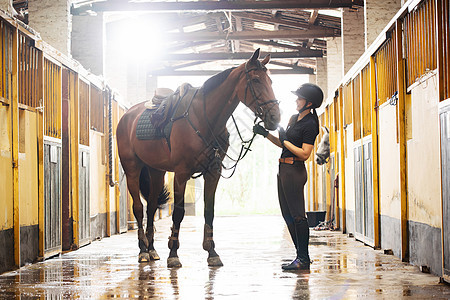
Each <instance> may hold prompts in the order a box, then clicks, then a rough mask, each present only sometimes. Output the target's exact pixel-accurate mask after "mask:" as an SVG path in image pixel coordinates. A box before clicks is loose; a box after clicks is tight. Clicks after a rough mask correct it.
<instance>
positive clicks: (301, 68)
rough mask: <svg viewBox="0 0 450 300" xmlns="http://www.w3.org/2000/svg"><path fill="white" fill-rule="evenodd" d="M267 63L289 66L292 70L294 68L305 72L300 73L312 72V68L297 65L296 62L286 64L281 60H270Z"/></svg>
mask: <svg viewBox="0 0 450 300" xmlns="http://www.w3.org/2000/svg"><path fill="white" fill-rule="evenodd" d="M269 64H270V65H274V66H280V67H286V68H290V69H292V70H296V71H299V72H305V73H302V74H314V68H310V67H305V66H299V65H297V64H287V63H283V62H279V61H275V60H271V61H270V62H269ZM269 69H270V68H269ZM270 73H272V69H270Z"/></svg>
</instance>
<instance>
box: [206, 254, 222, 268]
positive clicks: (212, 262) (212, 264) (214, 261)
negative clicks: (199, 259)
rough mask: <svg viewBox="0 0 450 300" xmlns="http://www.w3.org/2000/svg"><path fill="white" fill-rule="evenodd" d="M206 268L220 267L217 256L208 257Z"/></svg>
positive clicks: (220, 262)
mask: <svg viewBox="0 0 450 300" xmlns="http://www.w3.org/2000/svg"><path fill="white" fill-rule="evenodd" d="M208 266H210V267H222V266H223V263H222V261H221V260H220V257H219V256H213V257H208Z"/></svg>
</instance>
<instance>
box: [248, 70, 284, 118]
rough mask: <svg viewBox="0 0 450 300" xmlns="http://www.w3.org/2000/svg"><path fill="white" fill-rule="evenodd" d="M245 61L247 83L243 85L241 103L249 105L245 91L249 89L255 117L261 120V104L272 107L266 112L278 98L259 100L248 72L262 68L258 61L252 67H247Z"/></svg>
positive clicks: (262, 113) (262, 112) (262, 110)
mask: <svg viewBox="0 0 450 300" xmlns="http://www.w3.org/2000/svg"><path fill="white" fill-rule="evenodd" d="M247 63H248V62H246V63H245V78H246V79H247V85H246V86H245V92H244V101H241V102H242V103H244V104H245V105H246V106H248V107H250V106H249V105H247V91H248V90H249V89H250V93H251V94H252V97H253V102H254V103H255V116H256V119H257V118H260V119H261V120H262V119H263V116H264V109H263V106H265V105H268V104H272V107H271V108H270V109H269V110H268V112H270V111H271V110H272V108H273V106H275V104H278V103H279V101H278V100H269V101H265V102H261V101H259V99H258V97H257V96H256V93H255V88H254V87H253V84H252V79H251V78H250V72H251V71H257V70H258V69H259V68H264V67H263V66H262V65H261V63H260V62H259V61H258V62H257V63H258V66H256V67H253V68H251V69H248V68H247ZM256 119H255V121H254V123H255V124H256Z"/></svg>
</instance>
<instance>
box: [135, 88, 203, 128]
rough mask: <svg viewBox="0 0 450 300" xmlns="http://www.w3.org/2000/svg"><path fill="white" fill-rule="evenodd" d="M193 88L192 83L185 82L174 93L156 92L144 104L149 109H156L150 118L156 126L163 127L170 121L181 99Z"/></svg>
mask: <svg viewBox="0 0 450 300" xmlns="http://www.w3.org/2000/svg"><path fill="white" fill-rule="evenodd" d="M191 89H194V87H192V85H190V84H189V83H183V84H182V85H181V86H180V87H179V88H178V89H177V90H176V91H175V92H174V93H171V94H168V95H158V94H156V95H155V97H153V99H152V100H151V101H148V102H146V103H145V104H144V106H145V107H146V108H147V109H156V110H155V111H154V112H153V114H152V116H151V119H150V120H151V122H152V124H153V126H154V127H155V128H163V127H164V125H166V124H167V123H168V122H169V121H170V118H172V117H173V115H174V113H175V110H176V108H177V106H178V104H179V103H180V101H181V99H182V98H183V97H184V96H185V95H186V94H187V92H188V91H189V90H191Z"/></svg>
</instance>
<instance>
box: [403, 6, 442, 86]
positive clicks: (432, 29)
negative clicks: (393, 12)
mask: <svg viewBox="0 0 450 300" xmlns="http://www.w3.org/2000/svg"><path fill="white" fill-rule="evenodd" d="M444 2H445V1H444ZM436 7H437V5H436V3H435V0H426V1H423V2H422V3H420V4H419V5H418V6H416V7H415V8H414V10H413V11H411V12H409V13H408V14H407V15H406V16H405V18H404V21H403V23H404V38H405V47H406V49H405V50H406V66H405V69H406V85H407V88H408V89H410V88H411V86H412V85H413V84H414V83H415V82H416V81H418V80H419V79H420V78H421V77H422V76H423V75H425V74H426V73H428V72H429V71H432V70H435V69H436V67H437V57H436V56H437V55H436V13H435V12H436ZM398 30H401V28H399V29H398Z"/></svg>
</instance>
